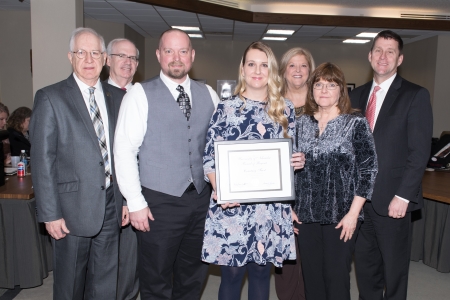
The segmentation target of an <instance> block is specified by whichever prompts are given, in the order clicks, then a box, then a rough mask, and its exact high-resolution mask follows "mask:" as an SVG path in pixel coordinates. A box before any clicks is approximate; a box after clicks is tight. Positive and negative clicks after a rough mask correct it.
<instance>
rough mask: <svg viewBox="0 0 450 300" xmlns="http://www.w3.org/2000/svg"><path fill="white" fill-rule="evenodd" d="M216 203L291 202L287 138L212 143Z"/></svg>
mask: <svg viewBox="0 0 450 300" xmlns="http://www.w3.org/2000/svg"><path fill="white" fill-rule="evenodd" d="M214 151H215V167H216V193H217V203H218V204H223V203H227V202H231V203H234V202H238V203H258V202H278V201H289V200H294V199H295V191H294V169H293V167H292V166H291V164H290V158H291V156H292V140H291V139H268V140H241V141H216V142H215V144H214Z"/></svg>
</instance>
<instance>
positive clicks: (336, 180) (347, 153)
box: [294, 114, 378, 224]
mask: <svg viewBox="0 0 450 300" xmlns="http://www.w3.org/2000/svg"><path fill="white" fill-rule="evenodd" d="M297 142H298V149H297V151H299V152H303V153H304V154H305V159H306V161H305V167H304V168H303V169H302V170H300V171H298V172H296V174H295V177H296V179H295V180H296V184H295V186H296V196H297V200H296V204H295V207H294V210H295V212H296V213H297V216H298V218H299V221H300V222H303V223H316V222H317V223H321V224H337V223H339V222H340V221H341V219H342V218H343V217H344V216H345V215H346V214H347V213H348V211H349V210H350V206H351V205H352V202H353V197H354V196H355V195H356V196H361V197H363V198H366V199H369V200H370V199H371V197H372V191H373V186H374V184H375V178H376V175H377V171H378V164H377V155H376V152H375V143H374V140H373V137H372V132H371V131H370V127H369V123H368V122H367V120H366V118H364V117H363V116H361V115H359V114H343V115H339V116H338V117H336V118H335V119H333V120H331V121H329V122H328V124H327V126H326V128H325V130H324V131H323V132H322V134H321V135H319V124H318V122H317V120H316V119H315V118H314V117H313V116H310V115H302V116H301V117H300V118H298V119H297ZM363 219H364V216H363V212H362V210H361V212H360V214H359V217H358V220H360V221H362V220H363Z"/></svg>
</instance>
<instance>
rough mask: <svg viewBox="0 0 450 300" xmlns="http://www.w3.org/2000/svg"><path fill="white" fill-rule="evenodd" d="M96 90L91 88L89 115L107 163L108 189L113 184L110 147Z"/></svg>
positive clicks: (106, 181) (106, 180)
mask: <svg viewBox="0 0 450 300" xmlns="http://www.w3.org/2000/svg"><path fill="white" fill-rule="evenodd" d="M94 90H95V87H90V88H89V105H90V109H89V114H90V115H91V119H92V124H93V125H94V129H95V133H97V139H98V144H99V145H100V150H101V151H102V156H103V162H104V163H105V177H106V179H105V184H106V188H108V187H109V185H110V184H111V182H110V176H111V167H110V166H109V159H108V146H107V145H106V136H105V128H104V127H103V121H102V116H101V115H100V110H99V109H98V106H97V101H95V95H94Z"/></svg>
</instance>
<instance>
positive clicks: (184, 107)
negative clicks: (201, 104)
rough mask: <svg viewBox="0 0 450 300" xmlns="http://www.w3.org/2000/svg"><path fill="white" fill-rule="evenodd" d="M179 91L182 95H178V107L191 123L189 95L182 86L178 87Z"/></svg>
mask: <svg viewBox="0 0 450 300" xmlns="http://www.w3.org/2000/svg"><path fill="white" fill-rule="evenodd" d="M177 91H178V92H180V95H178V98H177V102H178V105H179V106H180V110H181V111H182V112H183V114H184V116H185V117H186V119H187V120H188V121H189V118H190V116H191V102H190V101H189V95H188V94H187V93H185V91H184V88H183V87H182V86H181V85H179V86H177Z"/></svg>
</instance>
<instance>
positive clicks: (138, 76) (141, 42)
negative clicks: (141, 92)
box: [124, 25, 145, 82]
mask: <svg viewBox="0 0 450 300" xmlns="http://www.w3.org/2000/svg"><path fill="white" fill-rule="evenodd" d="M124 30H125V34H124V37H125V38H126V39H129V40H130V41H132V42H133V43H134V44H135V45H136V48H138V49H139V65H138V67H137V70H136V73H135V74H134V78H133V81H134V82H139V81H143V80H145V38H144V37H143V36H142V35H140V34H139V33H138V32H136V31H135V30H134V29H133V28H131V27H130V26H128V25H125V28H124Z"/></svg>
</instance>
